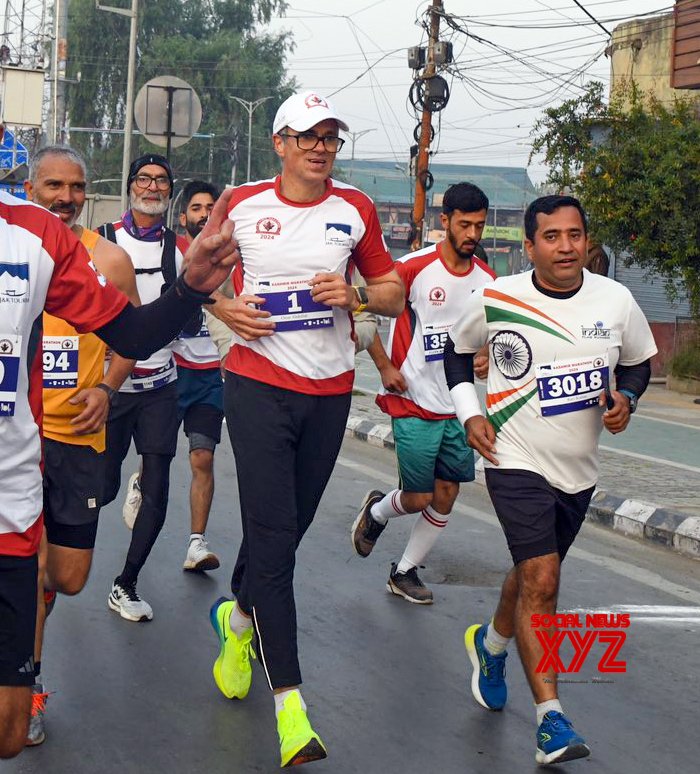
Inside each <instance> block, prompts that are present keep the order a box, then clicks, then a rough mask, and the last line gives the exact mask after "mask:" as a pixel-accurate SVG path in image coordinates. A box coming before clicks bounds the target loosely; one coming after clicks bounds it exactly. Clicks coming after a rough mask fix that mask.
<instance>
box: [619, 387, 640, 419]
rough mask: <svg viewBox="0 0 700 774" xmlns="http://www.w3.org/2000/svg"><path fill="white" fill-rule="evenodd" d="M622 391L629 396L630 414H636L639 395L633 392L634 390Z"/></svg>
mask: <svg viewBox="0 0 700 774" xmlns="http://www.w3.org/2000/svg"><path fill="white" fill-rule="evenodd" d="M620 392H621V393H622V394H623V395H626V396H627V400H629V402H630V414H634V412H635V411H636V410H637V396H636V395H635V394H634V393H633V392H632V390H620Z"/></svg>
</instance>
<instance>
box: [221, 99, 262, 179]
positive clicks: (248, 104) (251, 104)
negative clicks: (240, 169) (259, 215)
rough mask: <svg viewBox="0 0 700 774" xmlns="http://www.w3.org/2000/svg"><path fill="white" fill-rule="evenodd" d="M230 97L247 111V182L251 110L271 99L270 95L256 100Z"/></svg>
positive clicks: (248, 176)
mask: <svg viewBox="0 0 700 774" xmlns="http://www.w3.org/2000/svg"><path fill="white" fill-rule="evenodd" d="M231 99H235V100H236V102H238V104H239V105H243V107H244V108H245V109H246V110H247V111H248V175H247V177H246V182H248V183H249V182H250V152H251V148H252V146H253V112H254V111H255V108H258V107H260V105H262V104H263V102H266V101H267V100H268V99H272V97H261V98H260V99H256V100H248V99H242V98H241V97H233V96H232V97H231ZM234 174H235V173H234Z"/></svg>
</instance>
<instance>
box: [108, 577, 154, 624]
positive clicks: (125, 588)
mask: <svg viewBox="0 0 700 774" xmlns="http://www.w3.org/2000/svg"><path fill="white" fill-rule="evenodd" d="M107 604H108V605H109V607H110V608H111V609H112V610H114V612H115V613H119V615H120V616H121V617H122V618H126V620H127V621H137V622H138V621H150V620H151V619H152V618H153V609H152V608H151V606H150V605H149V604H148V602H146V601H145V600H143V599H141V597H140V596H139V595H138V592H137V591H136V584H135V583H120V582H119V579H118V578H115V579H114V583H113V584H112V591H111V592H110V594H109V597H107Z"/></svg>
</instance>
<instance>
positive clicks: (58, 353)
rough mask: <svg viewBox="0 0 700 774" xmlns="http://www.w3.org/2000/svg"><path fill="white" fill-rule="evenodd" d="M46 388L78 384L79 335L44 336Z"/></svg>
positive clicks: (59, 387) (61, 387) (75, 385)
mask: <svg viewBox="0 0 700 774" xmlns="http://www.w3.org/2000/svg"><path fill="white" fill-rule="evenodd" d="M42 359H43V365H44V388H45V389H63V388H65V387H77V386H78V337H77V336H44V353H43V358H42Z"/></svg>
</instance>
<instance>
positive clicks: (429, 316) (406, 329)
mask: <svg viewBox="0 0 700 774" xmlns="http://www.w3.org/2000/svg"><path fill="white" fill-rule="evenodd" d="M395 268H396V271H397V272H398V274H399V276H400V277H401V279H402V280H403V283H404V287H405V288H406V306H405V308H404V311H403V312H402V313H401V315H400V316H399V317H397V318H396V319H393V320H392V321H391V327H390V329H389V341H388V354H389V358H390V359H391V362H392V363H393V364H394V366H395V367H396V368H398V369H399V371H401V374H402V375H403V377H404V379H405V380H406V384H407V385H408V389H407V390H406V392H404V393H402V394H400V395H399V394H397V393H390V392H387V391H386V390H385V389H384V387H382V388H381V390H380V392H379V395H378V396H377V405H378V406H379V407H380V408H381V409H382V411H384V412H385V413H387V414H389V415H390V416H392V417H395V418H399V417H419V418H421V419H449V418H452V417H454V415H455V414H454V406H453V405H452V398H451V397H450V393H449V390H448V389H447V382H446V380H445V370H444V368H443V350H444V347H445V341H446V340H447V334H448V331H449V330H450V328H451V327H452V326H453V325H454V323H455V322H457V320H458V319H459V318H460V316H461V314H462V312H463V311H464V305H465V303H466V301H467V299H468V298H469V296H471V294H472V293H473V292H474V291H475V290H478V289H479V288H482V287H484V285H488V284H490V283H492V282H493V280H494V277H495V274H494V273H493V271H491V269H489V267H488V266H487V265H486V264H485V263H483V262H482V261H480V260H479V259H478V258H473V259H472V262H471V268H470V270H469V271H468V272H467V273H466V274H458V273H456V272H454V271H452V269H450V268H449V267H448V266H447V264H446V263H445V261H444V258H443V256H442V243H439V244H437V245H431V246H430V247H426V248H425V249H423V250H418V251H417V252H415V253H411V254H410V255H407V256H405V257H403V258H401V259H400V260H399V261H398V262H397V263H396V264H395Z"/></svg>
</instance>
